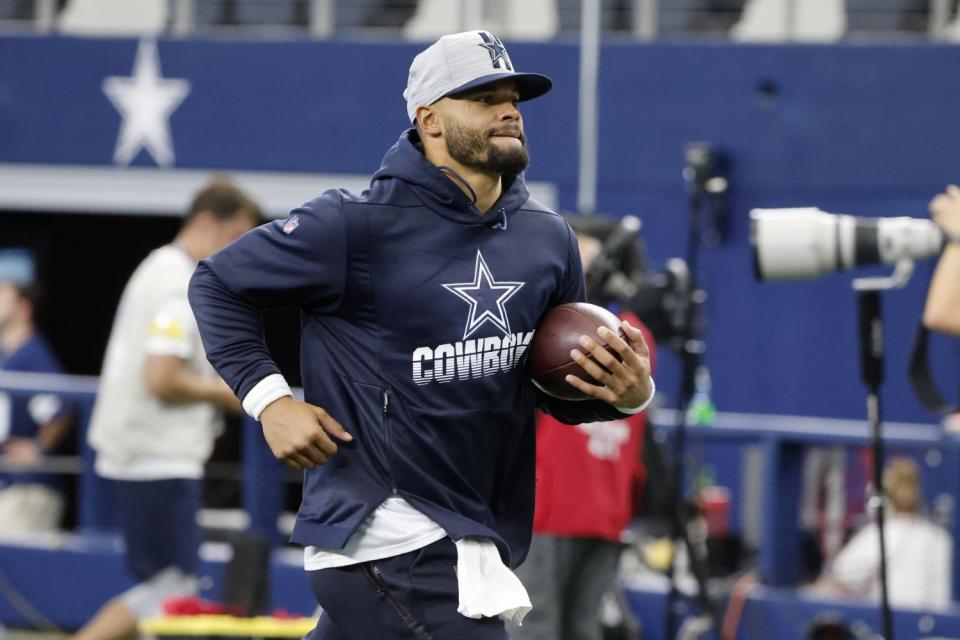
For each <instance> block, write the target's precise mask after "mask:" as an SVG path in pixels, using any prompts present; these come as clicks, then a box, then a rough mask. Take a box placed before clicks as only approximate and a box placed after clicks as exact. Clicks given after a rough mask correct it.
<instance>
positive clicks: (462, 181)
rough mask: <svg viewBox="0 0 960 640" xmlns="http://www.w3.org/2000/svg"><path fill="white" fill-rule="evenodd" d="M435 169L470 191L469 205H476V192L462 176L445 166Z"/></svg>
mask: <svg viewBox="0 0 960 640" xmlns="http://www.w3.org/2000/svg"><path fill="white" fill-rule="evenodd" d="M437 168H438V169H440V171H443V172H444V173H447V174H450V178H451V179H453V180H456V181H457V182H459V183H460V184H462V185H463V186H465V187H466V188H467V189H468V190H469V191H470V198H471V200H470V204H477V192H476V191H474V190H473V187H471V186H470V183H469V182H467V181H466V180H465V179H464V177H463V176H461V175H460V174H459V173H457V172H456V171H455V170H454V169H453V168H452V167H448V166H447V165H440V166H439V167H437Z"/></svg>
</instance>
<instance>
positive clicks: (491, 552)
mask: <svg viewBox="0 0 960 640" xmlns="http://www.w3.org/2000/svg"><path fill="white" fill-rule="evenodd" d="M456 545H457V586H458V588H459V590H460V606H459V607H458V608H457V611H458V612H459V613H460V614H461V615H464V616H466V617H468V618H480V617H483V616H486V617H488V618H492V617H493V616H497V615H498V616H500V617H501V618H503V619H504V620H506V621H508V622H514V623H516V624H520V623H521V622H523V618H524V616H526V615H527V613H529V612H530V609H532V608H533V606H532V605H531V604H530V596H529V595H528V594H527V590H526V589H524V588H523V584H522V583H521V582H520V579H519V578H517V576H516V575H515V574H514V573H513V572H512V571H510V569H508V568H507V566H506V565H505V564H503V561H502V560H501V559H500V552H499V551H497V547H496V545H495V544H493V543H492V542H490V541H489V540H487V539H485V538H461V539H459V540H457V541H456Z"/></svg>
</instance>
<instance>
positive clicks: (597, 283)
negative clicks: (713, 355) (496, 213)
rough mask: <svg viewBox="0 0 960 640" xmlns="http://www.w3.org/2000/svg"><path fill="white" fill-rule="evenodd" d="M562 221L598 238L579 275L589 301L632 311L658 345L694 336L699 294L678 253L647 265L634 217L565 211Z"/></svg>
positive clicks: (674, 345)
mask: <svg viewBox="0 0 960 640" xmlns="http://www.w3.org/2000/svg"><path fill="white" fill-rule="evenodd" d="M568 220H569V222H570V226H571V227H573V230H574V231H576V232H577V233H578V234H584V235H587V236H591V237H593V238H596V239H597V240H599V241H600V242H601V243H602V246H601V249H600V251H599V253H598V254H597V255H596V256H595V257H594V258H593V260H592V262H591V263H590V266H589V268H588V269H587V272H586V273H585V274H584V277H585V280H586V283H587V294H588V296H589V297H590V298H591V300H592V301H594V302H596V303H598V304H609V303H611V302H613V303H616V304H617V305H618V306H620V307H621V308H622V309H624V310H627V311H632V312H633V313H635V314H636V315H637V317H639V318H640V319H641V320H642V321H643V323H644V324H645V325H647V327H648V328H649V329H650V331H651V333H653V337H654V339H655V340H656V342H657V343H658V344H665V345H667V346H669V347H671V348H678V349H679V348H680V347H681V346H682V345H683V343H684V342H685V341H686V340H688V339H690V338H692V337H696V336H697V335H699V333H700V330H701V329H702V324H703V322H702V316H701V313H700V307H701V305H702V303H703V302H704V300H705V297H706V296H705V294H704V293H703V291H701V290H699V289H698V288H697V287H696V284H695V283H694V282H693V278H692V276H691V274H690V270H689V268H688V267H687V263H686V261H685V260H683V259H682V258H670V259H669V260H667V261H666V264H665V265H664V267H663V269H662V270H659V271H655V270H652V269H650V267H649V265H648V260H647V251H646V245H645V243H644V241H643V237H642V235H641V230H642V227H643V224H642V222H641V220H640V219H639V218H637V217H636V216H624V217H623V218H621V219H619V220H616V219H613V218H609V217H605V216H570V217H568Z"/></svg>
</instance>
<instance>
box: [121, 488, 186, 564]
mask: <svg viewBox="0 0 960 640" xmlns="http://www.w3.org/2000/svg"><path fill="white" fill-rule="evenodd" d="M112 483H113V495H114V497H115V498H116V501H117V507H118V509H119V511H120V528H121V531H122V532H123V540H124V542H125V543H126V546H127V568H128V569H129V570H130V572H131V573H132V574H133V575H134V577H135V578H136V579H137V580H138V581H140V582H145V581H147V580H149V579H150V578H152V577H153V576H154V575H156V574H157V573H159V572H161V571H163V570H164V569H167V568H169V567H177V568H179V569H180V570H181V571H183V572H184V573H188V574H196V573H197V566H198V564H199V556H198V554H199V550H200V537H201V533H200V527H199V526H198V525H197V512H198V511H199V510H200V481H199V480H187V479H179V478H177V479H171V480H137V481H130V480H113V481H112Z"/></svg>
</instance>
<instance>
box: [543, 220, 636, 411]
mask: <svg viewBox="0 0 960 640" xmlns="http://www.w3.org/2000/svg"><path fill="white" fill-rule="evenodd" d="M567 243H568V246H567V273H566V277H565V278H564V283H563V285H562V287H561V290H560V292H559V293H558V296H557V298H556V299H555V300H554V305H559V304H564V303H567V302H586V299H587V294H586V284H585V282H584V277H583V263H582V262H581V261H580V251H579V248H578V246H577V238H576V235H575V234H574V233H573V229H571V228H570V227H569V225H567ZM624 322H625V324H626V326H625V328H624V334H625V335H626V337H627V341H624V340H622V339H620V338H619V337H618V336H616V335H614V334H613V332H612V331H611V332H610V335H611V336H613V337H612V338H611V340H613V339H615V340H616V341H618V342H619V345H617V346H619V347H620V348H621V349H627V350H629V351H634V349H636V352H635V357H631V365H628V366H627V367H625V368H623V369H622V370H621V371H619V375H618V376H617V377H616V380H615V381H611V382H615V383H616V385H617V391H613V389H610V391H612V392H613V395H612V396H611V395H610V394H606V393H601V392H600V389H604V388H606V383H604V385H603V386H602V387H597V389H595V390H593V392H590V391H586V390H585V389H583V388H581V387H577V388H580V389H581V390H582V391H585V392H586V393H588V395H590V396H591V398H594V399H593V400H561V399H559V398H554V397H553V396H550V395H547V394H546V393H543V392H542V391H540V390H539V389H537V398H538V400H539V403H538V404H539V406H540V408H541V409H543V410H544V411H546V412H547V413H549V414H550V415H551V416H553V417H554V418H556V419H557V420H559V421H560V422H564V423H566V424H580V423H584V422H597V421H606V420H617V419H620V418H623V417H625V416H627V415H631V414H634V413H639V412H640V411H642V410H643V409H645V408H646V407H647V406H648V405H649V403H650V401H651V400H652V399H653V394H654V391H655V387H654V384H653V379H652V378H651V377H650V351H649V349H648V348H647V343H646V341H645V340H644V338H643V332H642V331H641V330H640V329H638V328H637V327H634V326H633V325H632V324H630V323H629V322H626V321H624ZM626 327H629V329H628V328H626ZM598 340H599V341H600V343H606V338H604V337H603V336H602V335H600V334H598V335H597V339H591V342H592V345H591V346H592V347H594V348H596V349H599V350H601V351H603V352H604V353H605V354H606V355H607V356H609V355H610V354H609V353H606V349H604V348H603V347H602V345H601V344H600V343H598ZM617 346H615V345H614V344H611V347H613V348H614V349H617ZM590 352H591V353H592V352H593V351H592V349H591V350H590ZM618 353H619V351H618ZM571 355H572V354H571ZM611 357H612V356H611ZM581 366H582V365H581ZM594 366H595V365H594ZM644 372H645V374H644ZM597 379H598V380H599V378H597ZM580 382H581V383H583V381H580ZM571 384H574V386H576V384H575V383H571ZM583 384H586V383H583ZM638 384H639V386H637V385H638ZM648 385H649V386H648ZM588 386H590V387H594V386H595V385H588ZM602 396H608V397H612V398H614V399H615V402H609V401H608V400H607V399H606V398H605V397H602ZM634 400H638V401H637V402H636V404H630V403H631V402H633V401H634ZM621 408H623V409H624V410H621Z"/></svg>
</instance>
